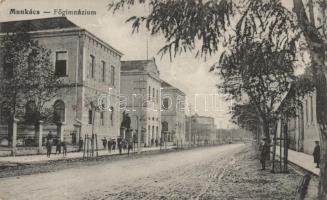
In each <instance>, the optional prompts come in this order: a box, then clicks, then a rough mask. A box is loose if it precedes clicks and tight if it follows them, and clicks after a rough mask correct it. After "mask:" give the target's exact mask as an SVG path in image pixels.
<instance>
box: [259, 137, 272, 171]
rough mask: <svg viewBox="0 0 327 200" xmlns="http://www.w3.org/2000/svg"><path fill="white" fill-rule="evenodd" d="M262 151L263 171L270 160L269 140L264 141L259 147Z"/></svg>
mask: <svg viewBox="0 0 327 200" xmlns="http://www.w3.org/2000/svg"><path fill="white" fill-rule="evenodd" d="M259 151H260V162H261V166H262V170H265V169H266V160H269V157H270V156H269V154H270V146H269V144H268V142H267V139H263V142H262V144H261V145H260V147H259Z"/></svg>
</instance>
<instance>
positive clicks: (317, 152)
mask: <svg viewBox="0 0 327 200" xmlns="http://www.w3.org/2000/svg"><path fill="white" fill-rule="evenodd" d="M313 161H314V163H316V164H317V166H316V167H317V168H319V164H320V145H319V141H316V146H315V148H314V150H313Z"/></svg>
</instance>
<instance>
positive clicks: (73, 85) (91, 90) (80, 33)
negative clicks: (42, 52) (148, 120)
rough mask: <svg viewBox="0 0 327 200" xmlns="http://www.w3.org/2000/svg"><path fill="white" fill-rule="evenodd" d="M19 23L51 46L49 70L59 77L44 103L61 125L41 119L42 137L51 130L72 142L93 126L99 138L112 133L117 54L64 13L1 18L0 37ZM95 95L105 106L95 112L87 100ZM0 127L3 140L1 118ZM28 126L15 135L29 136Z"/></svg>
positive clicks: (114, 129) (115, 127) (116, 121)
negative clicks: (55, 89)
mask: <svg viewBox="0 0 327 200" xmlns="http://www.w3.org/2000/svg"><path fill="white" fill-rule="evenodd" d="M23 25H28V26H29V27H30V29H29V33H30V35H31V37H32V39H33V40H37V41H38V42H39V44H40V45H41V46H43V47H45V48H46V49H49V50H50V51H51V55H50V57H51V61H52V62H53V70H54V72H55V74H56V75H57V76H58V77H59V78H60V79H62V81H63V85H62V89H60V91H59V92H58V94H57V96H56V98H54V99H53V100H52V101H50V102H48V104H47V107H49V108H52V109H53V110H54V114H56V116H57V117H58V116H59V121H60V122H61V124H62V125H61V126H60V128H59V129H58V126H56V125H54V124H51V123H50V124H45V125H44V134H43V137H45V136H46V134H47V133H48V131H52V134H54V135H57V136H58V137H59V138H61V139H65V140H66V141H67V142H68V143H72V144H76V143H77V142H78V139H79V137H80V136H81V137H84V135H85V134H92V130H94V133H96V134H97V135H98V140H101V138H103V137H107V138H109V137H117V136H118V134H119V122H120V116H119V112H118V111H119V106H117V105H119V94H120V65H121V64H120V58H121V56H122V53H121V52H119V51H118V50H116V49H114V48H113V47H111V46H110V45H109V44H107V43H106V42H104V41H103V40H101V39H100V38H98V37H97V36H95V35H93V34H92V33H90V32H89V31H87V30H85V29H83V28H81V27H79V26H77V25H75V24H74V23H73V22H71V21H69V20H68V19H67V18H66V17H55V18H45V19H35V20H24V21H12V22H2V23H0V32H1V36H3V35H4V34H6V33H7V32H14V31H15V30H16V29H18V27H20V26H23ZM0 68H1V69H2V68H3V67H0ZM99 99H100V100H101V99H102V100H101V106H102V107H104V108H105V109H103V110H101V111H100V112H95V111H94V110H93V109H92V106H91V105H92V104H96V103H98V102H100V101H98V100H99ZM25 103H28V102H25ZM98 104H99V103H98ZM1 113H3V112H1ZM93 116H95V117H94V120H93ZM3 118H4V116H0V119H3ZM2 121H3V120H2ZM0 130H1V131H0V137H1V142H2V143H3V144H4V143H6V140H8V137H7V127H6V125H5V124H4V123H2V124H1V129H0ZM31 131H32V129H31V128H30V127H26V126H18V135H17V140H24V139H25V138H26V137H29V138H33V137H34V136H33V133H32V132H31ZM99 146H100V145H99Z"/></svg>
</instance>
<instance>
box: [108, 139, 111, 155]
mask: <svg viewBox="0 0 327 200" xmlns="http://www.w3.org/2000/svg"><path fill="white" fill-rule="evenodd" d="M111 148H112V140H111V139H109V140H108V151H109V153H111Z"/></svg>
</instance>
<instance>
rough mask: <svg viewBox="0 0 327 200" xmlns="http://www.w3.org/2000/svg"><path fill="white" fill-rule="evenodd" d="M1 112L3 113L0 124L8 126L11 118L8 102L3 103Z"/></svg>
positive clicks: (0, 114)
mask: <svg viewBox="0 0 327 200" xmlns="http://www.w3.org/2000/svg"><path fill="white" fill-rule="evenodd" d="M0 112H1V113H0V123H1V124H7V123H8V119H9V116H10V108H9V105H8V102H6V101H4V102H2V104H1V111H0Z"/></svg>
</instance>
